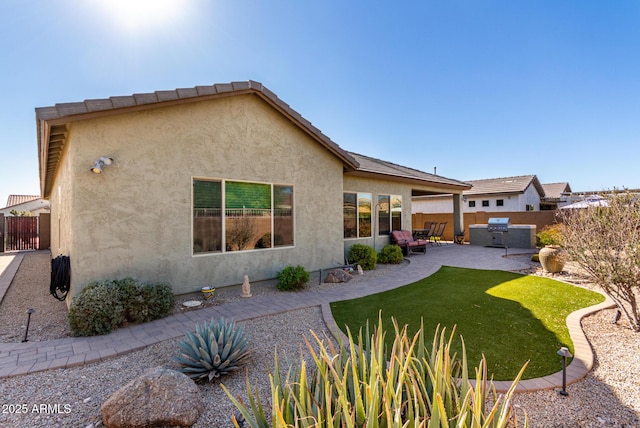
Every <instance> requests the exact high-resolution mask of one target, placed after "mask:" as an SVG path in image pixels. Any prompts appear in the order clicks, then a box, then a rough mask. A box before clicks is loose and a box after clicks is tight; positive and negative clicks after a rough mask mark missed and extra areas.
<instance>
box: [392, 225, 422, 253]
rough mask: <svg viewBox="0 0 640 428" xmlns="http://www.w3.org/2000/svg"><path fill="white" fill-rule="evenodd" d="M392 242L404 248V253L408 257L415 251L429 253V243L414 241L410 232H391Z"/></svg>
mask: <svg viewBox="0 0 640 428" xmlns="http://www.w3.org/2000/svg"><path fill="white" fill-rule="evenodd" d="M391 242H392V243H393V244H396V245H397V246H399V247H400V248H402V252H403V253H404V254H406V255H407V256H408V255H410V254H411V253H413V252H414V251H422V252H424V253H425V254H426V253H427V241H426V240H424V239H414V238H413V234H412V233H411V231H410V230H394V231H393V232H391Z"/></svg>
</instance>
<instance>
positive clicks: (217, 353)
mask: <svg viewBox="0 0 640 428" xmlns="http://www.w3.org/2000/svg"><path fill="white" fill-rule="evenodd" d="M178 347H179V348H180V351H181V352H180V354H178V355H177V356H176V357H174V361H176V362H177V363H178V365H179V366H180V368H179V369H178V370H179V371H181V372H182V373H184V374H186V375H187V376H189V377H190V378H191V379H194V380H196V381H198V380H204V379H208V380H209V382H211V381H212V380H213V379H216V378H219V377H220V376H222V375H225V374H228V373H230V372H232V371H235V370H238V369H239V368H240V367H241V366H242V365H244V364H245V363H246V362H247V361H248V360H249V357H250V354H249V342H248V341H247V338H246V336H245V335H244V331H243V329H242V326H238V325H236V323H235V322H233V321H229V322H228V321H226V320H225V319H224V318H221V319H219V320H215V319H212V320H211V321H210V322H209V323H206V322H205V323H203V324H202V325H199V324H197V325H196V331H195V333H191V332H188V333H187V334H186V338H185V339H184V340H183V341H182V342H180V343H179V344H178Z"/></svg>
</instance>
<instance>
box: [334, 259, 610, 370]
mask: <svg viewBox="0 0 640 428" xmlns="http://www.w3.org/2000/svg"><path fill="white" fill-rule="evenodd" d="M603 301H604V297H603V296H602V295H601V294H598V293H595V292H593V291H589V290H585V289H583V288H579V287H574V286H572V285H570V284H566V283H564V282H559V281H555V280H552V279H549V278H545V277H540V276H531V275H521V274H517V273H512V272H505V271H498V270H477V269H464V268H455V267H449V266H443V267H442V268H440V270H438V272H436V273H435V274H433V275H431V276H429V277H427V278H425V279H422V280H420V281H418V282H416V283H413V284H409V285H406V286H404V287H400V288H397V289H394V290H391V291H387V292H384V293H378V294H373V295H369V296H366V297H363V298H360V299H354V300H345V301H341V302H335V303H332V304H331V310H332V312H333V317H334V318H335V320H336V323H337V324H338V326H340V327H341V328H343V329H344V326H345V325H347V326H349V329H350V330H351V332H352V333H354V334H356V333H357V331H358V330H359V328H360V327H363V326H365V325H366V323H367V320H368V321H369V324H370V325H371V326H375V325H376V324H377V322H378V315H379V311H382V318H383V323H384V326H385V329H386V331H387V341H388V343H391V342H392V341H393V338H392V337H389V336H390V334H391V333H392V332H393V326H392V324H391V317H395V318H396V319H397V320H398V323H399V325H401V326H402V325H404V324H407V325H408V328H409V332H410V333H415V331H417V330H418V329H419V328H420V320H421V319H424V326H425V333H426V334H425V337H429V338H432V337H433V332H434V331H435V329H436V327H437V325H438V324H440V326H441V327H445V328H446V329H447V331H451V328H452V327H454V326H456V335H457V337H458V336H459V335H461V336H462V337H463V338H464V342H465V347H466V351H467V358H468V361H469V365H470V370H471V371H472V373H473V366H474V365H475V366H477V365H478V363H479V362H480V359H481V358H482V354H483V353H484V355H485V356H486V358H487V363H488V364H487V365H488V369H489V373H490V375H493V377H494V380H511V379H513V378H514V377H515V376H516V375H517V373H518V371H519V370H520V369H521V368H522V366H523V365H524V363H525V362H526V361H527V360H530V363H529V366H528V367H527V370H526V371H525V374H524V377H523V378H524V379H531V378H535V377H540V376H545V375H548V374H551V373H555V372H557V371H559V370H560V369H561V368H562V360H561V359H560V357H559V356H558V355H557V354H556V352H557V351H558V349H560V347H561V346H566V347H568V348H569V349H570V350H571V352H572V353H573V343H572V342H571V339H570V337H569V332H568V330H567V325H566V317H567V315H569V314H570V313H571V312H573V311H575V310H578V309H581V308H584V307H587V306H591V305H595V304H597V303H601V302H603ZM345 331H346V330H345ZM455 347H456V348H455V349H456V350H457V351H458V352H459V351H460V350H461V346H460V340H456V341H455Z"/></svg>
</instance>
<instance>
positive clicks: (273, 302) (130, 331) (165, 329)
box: [0, 245, 611, 391]
mask: <svg viewBox="0 0 640 428" xmlns="http://www.w3.org/2000/svg"><path fill="white" fill-rule="evenodd" d="M505 252H506V251H505V249H501V248H486V247H478V246H470V245H463V246H460V245H443V246H434V247H429V248H428V249H427V253H426V255H421V254H416V255H412V256H411V257H410V261H411V263H410V264H409V265H408V266H407V267H405V268H403V269H400V270H398V271H395V272H394V273H393V275H387V276H379V277H375V278H371V279H370V280H367V281H361V282H358V283H354V284H349V286H348V287H335V288H332V289H327V290H317V291H308V292H303V293H278V294H277V295H265V296H258V297H253V298H248V299H243V300H241V301H236V302H230V303H225V304H222V305H218V306H211V307H208V308H204V309H200V310H196V311H189V312H185V313H182V314H179V315H171V316H169V317H167V318H163V319H160V320H156V321H153V322H149V323H145V324H139V325H133V326H129V327H126V328H121V329H118V330H115V331H113V332H112V333H110V334H108V335H104V336H93V337H78V338H65V339H57V340H51V341H47V342H26V343H22V342H18V343H0V378H3V377H10V376H19V375H24V374H28V373H34V372H38V371H42V370H49V369H56V368H64V367H74V366H78V365H82V364H88V363H93V362H97V361H101V360H104V359H107V358H111V357H114V356H117V355H122V354H126V353H128V352H132V351H135V350H139V349H142V348H144V347H145V346H149V345H152V344H154V343H158V342H161V341H164V340H168V339H174V338H178V337H182V336H184V333H185V332H186V331H191V330H193V328H194V325H195V323H200V322H203V321H206V320H209V319H211V318H218V317H225V318H227V319H233V320H236V321H241V320H245V319H249V318H257V317H261V316H265V315H271V314H275V313H280V312H286V311H291V310H295V309H301V308H306V307H310V306H322V308H323V310H322V313H323V316H324V319H325V323H326V324H327V326H328V328H329V329H330V330H332V331H334V332H336V331H338V329H337V326H336V324H335V321H334V320H333V318H332V317H331V311H330V310H329V303H330V302H333V301H337V300H344V299H352V298H357V297H361V296H366V295H369V294H373V293H378V292H381V291H385V290H389V289H393V288H397V287H400V286H402V285H406V284H410V283H412V282H415V281H417V280H419V279H422V278H424V277H426V276H429V275H431V274H433V273H434V272H436V271H437V270H438V269H439V268H440V266H442V265H449V266H457V267H467V268H477V269H499V270H509V271H513V270H520V269H525V268H527V267H528V265H526V264H523V263H521V262H518V261H516V260H513V259H509V258H505V257H503V256H504V255H505ZM508 252H509V254H515V253H522V252H531V250H515V249H509V250H508ZM5 257H6V258H11V260H3V259H4V258H5ZM21 259H22V255H20V254H16V255H3V256H0V272H2V271H3V270H4V272H3V273H2V274H0V298H1V296H3V295H4V292H5V291H6V289H7V288H8V286H9V284H10V283H11V279H12V278H13V275H14V274H15V272H16V271H17V269H18V266H19V263H20V261H21ZM3 268H4V269H3ZM7 281H8V282H7ZM5 284H6V287H5V288H4V289H3V286H4V285H5ZM610 306H611V302H605V303H604V304H601V305H598V306H596V307H591V308H587V309H583V310H581V311H578V312H575V313H573V314H571V315H570V316H569V317H568V318H567V323H568V325H569V330H570V333H571V338H572V340H573V343H574V345H575V357H574V359H573V360H572V362H571V364H570V365H569V367H568V370H567V384H571V383H573V382H577V381H578V380H580V379H582V378H583V377H584V376H586V374H587V373H588V371H589V370H591V368H592V366H593V353H592V351H591V347H590V345H589V343H588V341H587V339H586V337H585V335H584V333H583V332H582V329H581V327H580V319H581V318H582V317H583V316H585V315H586V314H588V313H591V312H594V311H597V310H600V309H602V308H604V307H610ZM495 384H496V388H497V389H498V390H499V391H505V390H506V389H508V387H509V386H510V382H496V383H495ZM561 386H562V376H561V373H556V374H553V375H550V376H545V377H543V378H539V379H530V380H525V381H521V382H520V383H519V384H518V389H517V390H518V391H534V390H540V389H551V388H559V387H561Z"/></svg>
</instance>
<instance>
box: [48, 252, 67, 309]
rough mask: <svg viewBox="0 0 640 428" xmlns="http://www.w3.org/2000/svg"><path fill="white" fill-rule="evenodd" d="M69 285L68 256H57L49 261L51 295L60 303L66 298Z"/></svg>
mask: <svg viewBox="0 0 640 428" xmlns="http://www.w3.org/2000/svg"><path fill="white" fill-rule="evenodd" d="M70 284H71V263H70V262H69V256H58V257H56V258H55V259H53V260H51V284H50V285H49V291H50V292H51V295H52V296H53V297H55V298H56V299H58V300H60V301H61V302H62V301H64V300H65V299H66V298H67V293H68V292H69V287H70Z"/></svg>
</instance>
